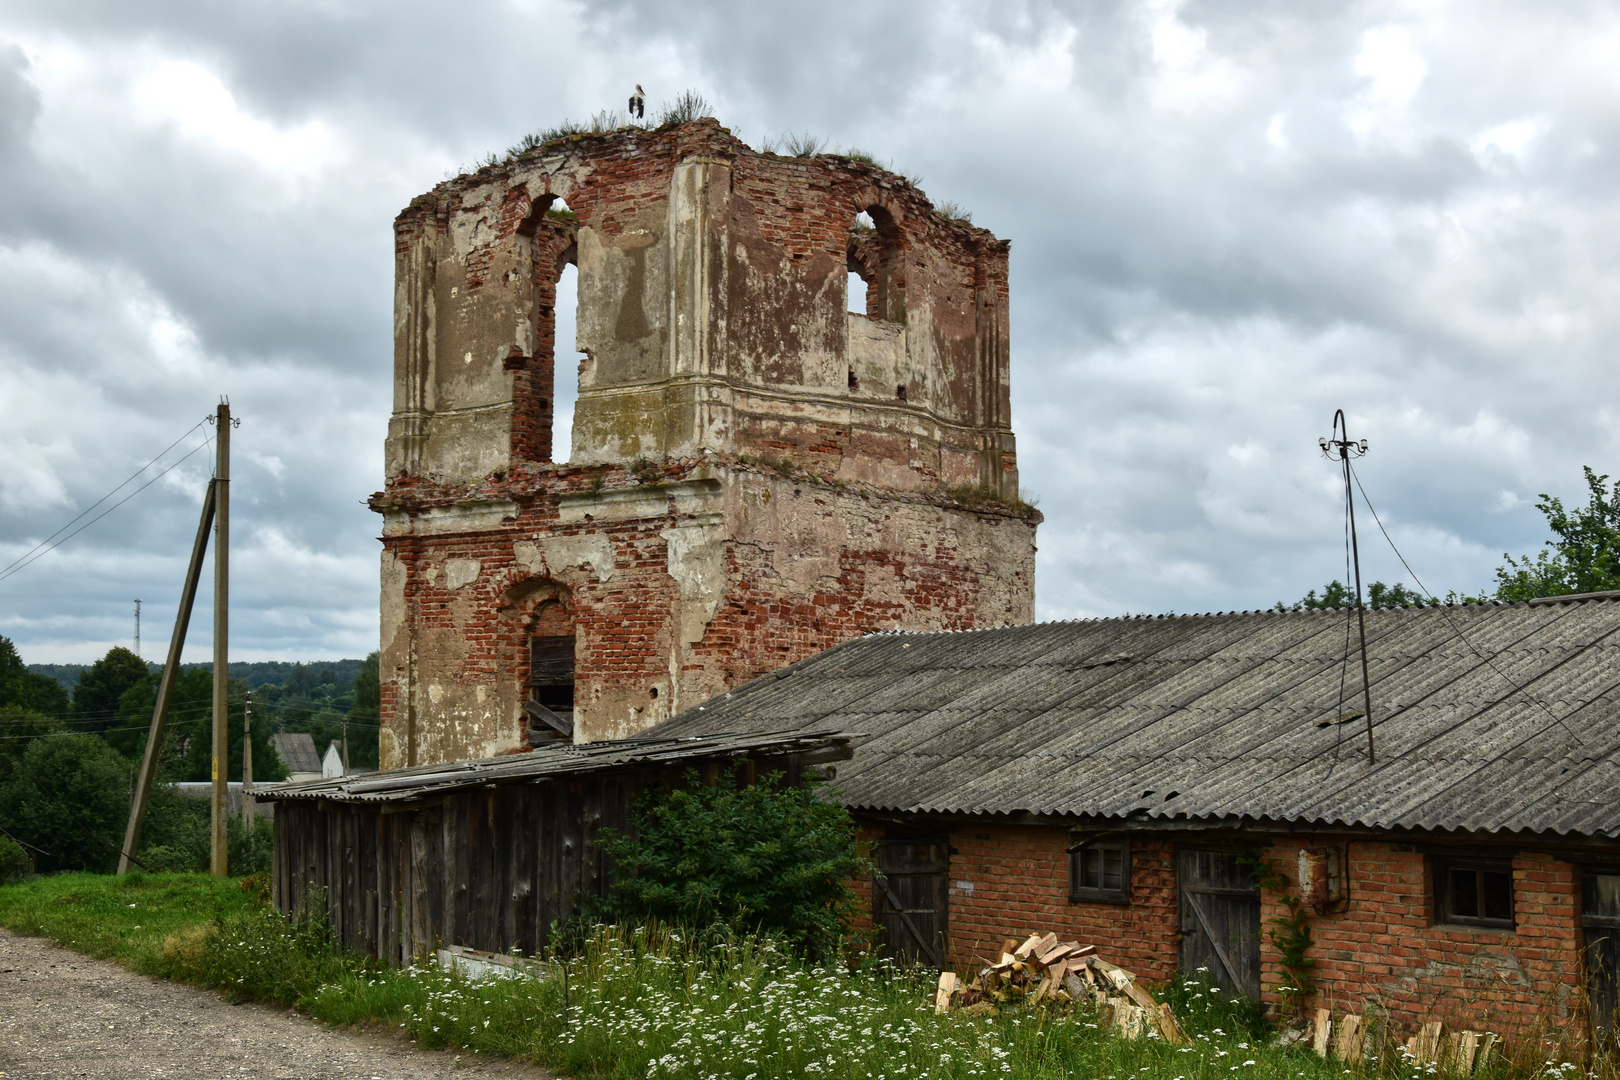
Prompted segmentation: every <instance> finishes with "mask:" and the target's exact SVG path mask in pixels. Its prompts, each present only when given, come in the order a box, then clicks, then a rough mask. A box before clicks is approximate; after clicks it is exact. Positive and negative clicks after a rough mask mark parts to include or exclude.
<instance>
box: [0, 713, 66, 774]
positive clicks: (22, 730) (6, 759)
mask: <svg viewBox="0 0 1620 1080" xmlns="http://www.w3.org/2000/svg"><path fill="white" fill-rule="evenodd" d="M64 730H66V729H65V728H64V726H63V724H62V721H60V720H58V719H57V718H56V717H54V716H46V715H45V714H44V713H37V712H34V711H32V710H31V709H24V708H22V707H21V706H18V705H4V706H0V784H4V783H5V782H6V781H7V780H9V779H10V778H11V773H12V771H13V770H14V769H15V768H16V766H17V763H18V762H19V761H21V760H22V756H23V754H24V753H25V752H26V751H27V750H28V746H29V744H30V743H32V742H33V741H34V740H35V739H38V738H39V737H40V736H42V735H55V734H57V733H58V732H61V731H64Z"/></svg>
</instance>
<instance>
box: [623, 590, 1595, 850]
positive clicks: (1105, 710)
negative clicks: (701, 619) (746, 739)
mask: <svg viewBox="0 0 1620 1080" xmlns="http://www.w3.org/2000/svg"><path fill="white" fill-rule="evenodd" d="M1347 634H1348V637H1347ZM1347 642H1348V643H1350V644H1351V645H1353V644H1354V642H1355V636H1354V623H1353V622H1351V621H1349V620H1347V613H1346V612H1344V611H1321V612H1297V613H1295V612H1289V613H1280V612H1240V613H1222V614H1216V615H1186V616H1161V617H1143V618H1124V619H1099V620H1094V621H1088V622H1070V623H1043V624H1036V625H1031V626H1017V627H1007V628H1002V629H995V630H979V631H969V632H962V633H938V634H910V633H889V634H878V635H873V636H869V637H863V638H857V639H855V640H853V641H850V642H847V643H845V644H843V645H840V646H838V647H836V648H833V649H829V650H827V651H826V652H823V653H820V654H818V655H816V656H813V657H810V658H809V659H807V660H804V661H801V662H800V663H798V664H795V665H793V666H792V667H789V668H784V669H783V670H781V671H778V672H775V673H773V674H771V675H767V676H765V677H763V678H760V679H756V680H754V681H753V682H750V683H748V684H746V685H745V686H742V687H739V688H737V689H736V690H734V691H732V692H731V693H728V694H724V695H722V696H721V697H719V698H716V699H714V700H712V701H710V702H708V703H706V704H705V705H704V706H702V707H699V708H696V709H690V710H687V711H686V712H684V713H682V714H680V715H679V716H677V717H675V718H673V719H672V720H670V721H669V722H667V723H666V724H664V725H662V726H660V727H658V728H655V729H654V730H653V732H652V733H651V734H657V735H677V734H693V733H700V732H715V731H729V732H750V731H786V730H793V729H799V730H806V729H810V728H821V729H825V728H836V729H838V730H841V731H847V732H852V733H855V734H856V735H857V736H862V735H864V736H866V738H865V739H864V741H861V740H858V741H857V747H856V750H855V753H854V757H853V758H852V760H851V761H849V762H848V763H846V764H844V765H842V766H840V767H839V770H838V780H837V787H838V788H839V790H840V791H841V792H842V793H843V798H844V801H845V802H846V803H847V804H848V805H850V806H852V807H855V808H864V809H869V810H885V811H911V812H937V813H950V814H1007V813H1020V814H1028V813H1034V814H1048V815H1064V816H1072V815H1080V816H1086V817H1101V818H1108V819H1127V818H1129V819H1159V820H1162V821H1171V820H1175V819H1185V820H1200V821H1208V820H1221V819H1238V818H1246V819H1251V820H1258V821H1262V822H1265V821H1271V822H1297V823H1313V824H1322V825H1347V826H1365V827H1371V828H1410V829H1417V830H1426V831H1427V830H1463V831H1468V832H1475V833H1488V832H1498V831H1514V832H1518V831H1528V832H1535V833H1554V834H1560V835H1577V836H1579V835H1584V836H1594V837H1610V838H1612V837H1615V836H1617V835H1620V798H1617V797H1616V792H1617V791H1620V761H1617V756H1616V755H1617V751H1620V693H1617V689H1616V688H1617V685H1620V601H1615V600H1588V601H1585V602H1577V603H1559V604H1511V605H1466V606H1456V607H1446V608H1405V609H1391V610H1383V611H1369V612H1367V648H1368V656H1369V664H1370V669H1371V675H1372V699H1373V716H1374V727H1373V730H1374V743H1375V750H1376V756H1377V763H1376V764H1375V765H1369V764H1368V761H1367V737H1366V727H1365V721H1364V720H1362V719H1361V718H1360V717H1359V715H1358V716H1357V717H1356V718H1355V719H1352V720H1349V721H1347V722H1343V723H1332V722H1330V721H1331V720H1332V719H1333V718H1334V717H1336V716H1339V715H1340V714H1341V713H1348V712H1356V713H1358V714H1359V712H1360V709H1361V671H1360V661H1359V654H1358V653H1355V652H1351V653H1350V657H1349V662H1348V664H1347V663H1346V649H1347ZM1508 680H1511V681H1512V683H1514V684H1517V686H1519V687H1521V688H1522V689H1523V691H1524V692H1521V691H1520V690H1517V689H1515V688H1514V686H1513V685H1510V683H1509V681H1508ZM1341 681H1342V684H1343V688H1344V689H1343V700H1342V704H1341V697H1340V694H1341V690H1340V686H1341Z"/></svg>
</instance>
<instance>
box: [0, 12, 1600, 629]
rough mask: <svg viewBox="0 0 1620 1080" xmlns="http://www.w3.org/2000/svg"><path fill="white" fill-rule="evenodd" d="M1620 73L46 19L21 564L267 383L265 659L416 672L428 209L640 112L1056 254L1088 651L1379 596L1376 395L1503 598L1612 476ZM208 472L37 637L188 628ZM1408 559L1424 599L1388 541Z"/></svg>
mask: <svg viewBox="0 0 1620 1080" xmlns="http://www.w3.org/2000/svg"><path fill="white" fill-rule="evenodd" d="M1617 60H1620V9H1617V7H1616V5H1613V4H1587V5H1569V6H1556V7H1554V6H1549V5H1538V4H1532V3H1529V2H1513V3H1509V2H1487V3H1482V4H1473V5H1467V6H1466V7H1462V6H1457V5H1434V4H1429V3H1398V2H1384V3H1350V2H1346V3H1338V4H1317V5H1308V6H1301V5H1296V4H1282V3H1268V2H1259V0H1251V2H1244V3H1235V2H1204V3H1200V2H1197V0H1186V2H1176V0H1142V2H1129V3H1127V2H1116V3H1084V4H1082V3H1073V4H1069V3H1032V2H1022V3H1020V2H1011V3H987V2H986V3H961V2H956V3H952V2H946V3H936V4H917V3H881V2H880V3H871V2H865V3H860V4H855V3H840V2H837V0H832V2H827V3H819V4H779V5H766V4H757V3H742V2H728V0H721V2H713V3H708V4H704V5H687V6H682V5H670V4H667V3H651V2H638V0H621V2H607V3H594V4H589V5H585V4H577V3H560V2H547V0H532V2H521V3H520V2H512V3H474V4H464V5H459V6H458V7H457V8H456V11H455V15H454V17H453V18H450V17H446V13H445V9H444V8H443V7H442V6H438V7H435V6H432V5H427V4H416V3H397V4H377V3H373V4H366V5H361V4H346V3H341V2H327V3H322V4H300V3H274V4H272V3H251V2H244V3H233V4H205V3H201V2H196V0H186V2H182V0H172V2H167V3H163V2H157V0H149V2H139V0H137V2H116V3H115V2H111V0H107V2H94V3H92V2H73V0H56V2H53V3H49V4H45V3H32V4H29V3H13V4H10V5H7V6H6V7H5V8H4V9H0V184H3V186H4V189H5V192H6V198H5V199H3V200H0V410H3V413H4V415H5V417H6V422H5V423H4V424H0V565H3V564H4V563H6V562H10V561H11V560H12V559H13V558H16V557H17V556H18V555H21V554H22V553H23V552H24V551H26V550H28V549H29V548H30V547H32V546H33V545H34V544H35V543H36V542H38V541H39V540H40V539H42V538H43V537H44V536H45V535H46V534H47V533H49V532H50V531H51V530H52V529H54V528H56V527H57V526H58V525H59V524H61V523H62V522H64V521H66V520H67V519H69V518H71V517H73V516H74V515H75V514H77V513H78V512H79V511H80V510H82V509H83V508H84V507H86V506H88V505H89V504H90V503H92V502H93V501H94V500H95V499H96V498H98V497H100V496H101V495H102V494H104V493H105V492H106V491H107V490H108V489H109V488H111V487H112V486H113V485H114V484H116V483H118V482H119V481H120V480H122V479H123V478H124V477H125V476H127V475H129V474H130V473H131V472H133V471H134V470H135V469H136V468H137V467H138V466H140V465H141V464H142V463H143V462H145V461H146V460H147V459H149V458H150V457H151V456H152V455H153V454H154V453H156V452H157V451H158V450H160V449H161V448H162V447H164V446H165V445H167V444H168V443H170V442H171V441H172V440H174V439H175V438H176V437H178V436H180V435H181V433H182V432H185V431H186V430H187V429H188V428H191V427H192V426H193V425H195V424H196V423H197V422H198V421H199V420H200V419H201V418H202V416H203V415H204V414H205V413H207V412H208V411H209V410H210V409H211V408H212V406H213V404H214V402H215V401H216V400H217V398H218V396H219V395H220V394H229V395H230V397H231V399H232V402H233V404H234V406H235V408H236V409H237V411H238V413H239V414H240V415H241V416H242V418H243V426H242V428H241V429H240V431H239V432H238V433H237V435H236V437H235V448H236V455H237V463H236V468H235V480H234V485H235V494H234V499H233V505H234V507H235V509H236V514H237V522H236V525H235V552H234V555H233V559H234V563H233V565H234V568H235V584H234V585H233V602H234V604H235V614H234V617H233V634H232V641H233V649H235V650H236V651H237V652H238V654H239V655H241V656H242V657H244V658H250V657H281V658H314V657H330V656H337V655H358V654H361V653H364V652H366V651H368V650H369V649H371V648H374V647H375V641H376V622H377V612H376V595H377V583H376V557H377V543H376V540H375V535H376V533H377V531H378V528H379V522H378V521H377V519H376V518H375V516H374V515H372V514H371V513H370V512H369V511H368V510H367V509H366V508H365V507H364V505H363V501H364V499H365V497H366V496H367V495H368V494H369V493H370V492H371V491H373V490H375V489H376V488H377V487H379V486H380V484H381V475H380V474H381V442H382V435H383V431H384V428H385V425H386V420H387V413H388V409H389V407H390V365H391V355H390V350H391V346H390V329H389V327H390V312H391V302H392V248H391V222H392V219H393V216H394V214H395V213H396V212H397V211H398V210H399V209H400V208H401V207H403V206H404V205H405V204H406V203H407V202H408V201H409V199H410V198H411V197H413V196H414V195H416V194H419V193H420V192H422V191H425V190H427V189H428V188H429V187H431V186H432V185H433V184H434V183H436V182H438V181H439V180H440V179H442V178H444V177H445V176H446V175H449V174H453V173H454V172H455V171H456V170H457V169H458V168H461V167H463V166H465V165H466V164H469V163H471V162H473V161H475V160H477V159H478V158H479V157H481V156H483V155H484V154H485V153H488V152H489V151H492V150H494V151H499V150H501V149H502V148H504V147H505V146H507V145H510V144H511V143H512V142H514V141H516V140H517V139H518V138H519V137H520V136H521V135H522V134H523V133H524V132H526V131H530V130H535V129H539V128H544V127H547V126H550V125H552V124H555V123H556V122H558V121H560V120H562V119H563V118H565V117H573V118H577V119H584V118H587V117H589V116H590V115H591V114H593V113H595V112H597V111H598V110H602V109H614V108H618V107H622V105H623V99H624V97H625V95H626V93H627V92H628V90H629V88H630V86H632V85H633V84H635V83H637V82H640V83H642V84H643V85H645V86H646V87H647V88H648V91H649V97H650V99H651V102H650V103H651V104H653V105H654V106H655V107H656V104H657V103H659V102H662V101H666V100H669V99H671V98H673V97H674V96H675V95H676V94H678V93H679V92H680V91H682V90H683V89H686V88H688V87H690V88H695V89H697V90H698V91H699V92H701V93H703V94H704V95H705V96H706V97H707V98H708V99H709V100H710V102H711V103H712V104H713V105H714V106H715V111H716V113H717V115H718V116H719V117H720V119H721V121H722V122H723V123H726V124H728V125H729V126H731V127H732V128H733V130H735V131H736V132H738V134H739V135H740V136H741V137H742V138H744V139H745V140H747V141H749V142H750V143H753V144H755V145H759V144H760V143H761V142H762V141H765V140H768V139H773V138H774V139H779V138H781V137H782V136H783V135H784V134H786V133H788V132H795V133H811V134H815V135H818V136H821V137H824V138H825V139H827V140H828V142H829V145H830V146H831V147H833V148H848V147H860V148H862V149H864V150H866V151H868V152H870V153H873V154H875V155H876V156H877V157H878V158H879V159H881V160H887V161H889V162H892V164H893V165H894V167H895V168H897V169H899V170H902V171H904V172H907V173H909V174H913V175H917V176H920V178H921V185H922V187H923V188H924V190H925V191H927V192H928V193H929V194H930V195H931V196H932V197H933V198H934V199H935V200H936V202H937V201H943V200H952V201H954V202H957V203H959V204H961V205H963V206H966V207H967V208H969V209H970V210H971V211H972V212H973V215H974V220H975V222H976V223H978V224H981V225H984V226H986V227H988V228H990V229H992V230H994V231H995V232H996V233H997V234H998V235H1001V236H1004V237H1007V238H1009V239H1010V240H1011V241H1012V289H1013V395H1014V403H1013V416H1014V425H1015V428H1016V429H1017V432H1018V437H1019V453H1020V467H1021V469H1022V472H1023V477H1024V482H1025V485H1026V487H1027V488H1029V490H1030V492H1031V493H1032V494H1033V495H1035V496H1037V497H1038V498H1039V502H1040V505H1041V507H1042V509H1043V511H1044V512H1045V513H1046V515H1047V521H1046V524H1045V525H1044V526H1043V527H1042V530H1041V534H1040V548H1041V550H1040V556H1039V564H1038V565H1039V573H1038V581H1037V589H1038V597H1037V606H1038V611H1039V613H1040V616H1041V617H1043V618H1068V617H1082V616H1091V615H1101V614H1117V613H1120V612H1127V611H1167V610H1174V611H1195V610H1212V609H1231V608H1253V607H1259V606H1267V605H1269V604H1270V603H1272V602H1274V601H1276V600H1278V599H1293V598H1297V597H1298V596H1299V595H1301V594H1303V592H1304V591H1305V590H1306V589H1307V588H1310V587H1313V586H1320V585H1322V584H1323V583H1324V582H1325V581H1326V580H1327V579H1329V578H1331V577H1334V576H1342V575H1343V565H1344V563H1343V560H1344V549H1343V537H1342V520H1343V518H1342V515H1343V506H1342V495H1341V494H1340V491H1339V489H1338V487H1337V484H1338V479H1337V474H1336V473H1335V472H1334V470H1333V469H1332V467H1331V466H1330V465H1329V464H1328V463H1326V462H1324V461H1323V460H1321V457H1320V455H1319V454H1318V453H1317V450H1316V438H1317V436H1319V435H1322V434H1325V433H1326V432H1327V430H1328V425H1329V422H1330V419H1331V417H1332V414H1333V410H1334V409H1335V408H1339V407H1342V408H1344V409H1345V410H1346V411H1347V413H1348V414H1349V416H1350V421H1351V424H1352V429H1353V431H1354V432H1355V433H1356V434H1357V435H1365V436H1366V437H1367V438H1368V439H1369V440H1370V441H1371V443H1372V453H1371V454H1369V456H1368V457H1367V458H1366V459H1365V460H1364V461H1363V462H1362V463H1361V475H1362V477H1363V479H1364V481H1365V482H1366V484H1367V488H1368V492H1369V494H1370V495H1371V497H1372V498H1373V500H1374V502H1375V504H1376V505H1377V508H1378V510H1379V512H1380V514H1381V515H1382V517H1383V520H1384V523H1385V525H1386V526H1388V528H1389V531H1390V533H1391V535H1392V536H1393V537H1394V538H1395V540H1396V542H1397V543H1399V544H1400V545H1401V548H1402V550H1403V552H1404V553H1405V554H1406V555H1407V557H1408V559H1409V560H1410V561H1411V562H1412V565H1413V568H1414V569H1415V570H1417V572H1418V573H1419V574H1420V575H1422V577H1423V579H1424V583H1425V584H1426V585H1428V586H1429V587H1430V588H1433V589H1435V590H1437V591H1440V592H1442V593H1443V592H1445V591H1446V590H1449V589H1457V590H1462V591H1468V592H1474V591H1478V590H1479V589H1481V588H1483V587H1487V586H1489V584H1490V583H1491V572H1492V570H1493V568H1494V567H1495V566H1496V565H1497V564H1498V562H1499V561H1500V556H1501V553H1502V552H1503V551H1513V552H1520V551H1525V550H1529V549H1533V548H1534V547H1536V546H1537V545H1538V544H1539V542H1540V540H1541V538H1542V524H1541V519H1540V515H1539V514H1538V513H1537V512H1536V511H1535V509H1534V506H1533V504H1534V501H1535V499H1536V496H1537V494H1538V493H1540V492H1544V491H1549V492H1554V493H1561V494H1565V495H1567V496H1576V497H1579V494H1580V489H1581V482H1580V466H1581V465H1582V464H1591V465H1593V466H1594V467H1596V468H1598V469H1599V471H1609V470H1610V469H1611V468H1612V466H1610V465H1609V464H1608V463H1609V462H1610V461H1612V460H1613V458H1614V456H1615V435H1614V431H1615V430H1616V425H1615V422H1614V421H1615V417H1614V415H1613V413H1614V411H1615V409H1614V406H1612V405H1611V404H1609V403H1610V402H1613V401H1615V400H1617V399H1620V395H1617V391H1620V371H1617V368H1616V365H1614V364H1613V363H1612V362H1611V353H1612V350H1613V343H1614V342H1615V341H1616V340H1620V333H1617V331H1620V303H1617V301H1620V229H1617V228H1616V226H1617V224H1620V220H1617V219H1620V203H1617V199H1616V191H1617V190H1620V186H1617V184H1616V180H1617V179H1620V157H1617V152H1620V105H1617V104H1616V103H1617V102H1620V93H1617V92H1616V91H1617V90H1620V85H1617V84H1620V63H1617V62H1616V61H1617ZM567 338H568V334H567V331H566V328H564V329H563V332H562V333H561V334H559V339H560V340H567ZM206 433H207V429H206V428H202V429H199V430H197V431H195V432H193V433H192V434H191V435H190V436H188V437H187V440H184V441H182V443H181V445H180V446H179V447H178V448H177V449H176V450H175V451H174V452H172V453H171V454H170V455H169V458H168V459H166V460H173V459H174V458H175V457H177V456H178V455H180V454H182V453H184V452H186V451H187V450H189V449H191V448H193V447H199V446H203V439H204V438H205V436H206ZM206 457H207V450H206V447H204V448H203V449H201V450H199V451H198V452H197V453H196V454H194V455H193V456H192V457H190V458H189V459H187V460H186V461H185V462H184V463H183V464H182V465H180V466H178V467H177V468H175V469H174V471H172V472H170V473H168V474H167V475H165V476H164V477H163V479H162V480H160V481H159V482H157V483H155V484H154V485H153V486H152V487H151V488H149V489H147V490H146V491H145V492H143V493H142V494H141V495H139V496H138V497H136V498H135V499H133V500H131V501H130V502H129V503H128V504H127V505H126V506H124V507H122V508H120V509H119V510H117V511H116V512H115V513H114V514H112V515H110V516H109V517H108V518H107V519H106V520H105V521H103V522H101V523H99V524H97V525H96V526H94V527H93V528H92V529H90V530H89V531H87V532H85V533H84V534H83V535H82V536H80V537H78V538H76V539H74V540H73V541H71V542H70V543H68V544H67V545H65V546H63V547H62V548H61V549H60V550H58V551H56V552H53V553H51V554H50V555H47V556H46V557H44V558H43V559H41V560H40V561H39V562H38V563H37V564H35V565H33V566H30V567H29V568H27V569H25V570H23V571H21V572H19V573H17V574H15V575H13V576H11V577H8V578H5V579H4V580H0V633H4V634H6V635H8V636H10V637H12V638H14V639H15V640H16V641H17V642H18V643H19V646H20V647H21V648H22V651H23V653H24V655H25V657H26V658H27V659H30V660H42V661H43V660H87V659H91V658H93V657H94V656H96V655H99V654H100V653H101V652H102V651H104V650H105V649H106V648H107V647H108V646H109V645H111V644H115V643H118V642H120V641H123V640H125V639H126V638H127V636H128V632H129V631H128V624H129V608H130V604H129V600H130V599H132V598H133V597H135V596H141V597H142V598H143V599H145V600H146V601H147V611H148V613H149V617H150V619H151V620H153V621H154V622H155V624H156V625H158V626H160V627H162V626H163V622H164V620H165V619H167V618H170V617H172V611H173V606H172V605H173V603H174V595H175V594H176V593H177V592H178V585H179V576H180V573H181V570H182V566H183V559H184V552H185V548H186V545H187V544H188V542H189V536H190V532H191V530H192V528H193V527H194V522H195V514H196V512H197V506H198V501H199V498H200V493H201V485H202V482H203V479H204V477H205V476H206V471H207V466H206ZM1614 471H1620V469H1615V470H1614ZM1363 562H1364V566H1365V568H1366V570H1367V572H1368V575H1369V576H1373V577H1381V578H1383V579H1384V580H1386V581H1394V580H1402V579H1406V572H1405V570H1404V569H1403V568H1402V567H1401V565H1400V564H1399V562H1398V561H1397V560H1396V559H1395V557H1394V555H1393V554H1392V553H1391V552H1390V550H1389V548H1388V546H1387V545H1385V544H1384V543H1383V540H1382V538H1381V537H1379V536H1378V535H1377V530H1376V528H1375V527H1374V526H1372V524H1371V523H1370V522H1369V523H1368V525H1367V528H1366V529H1364V532H1363ZM149 625H150V624H149ZM164 632H166V628H164V629H162V630H160V631H159V632H158V633H157V634H156V635H155V636H154V634H153V631H152V630H150V629H149V630H148V632H147V635H148V640H156V639H157V638H160V637H162V636H163V633H164ZM193 641H194V642H196V643H197V646H196V647H195V648H194V650H193V653H194V655H195V656H197V657H198V658H202V657H203V656H205V655H206V653H205V652H204V651H203V650H204V649H206V645H207V627H206V625H199V626H198V627H197V632H196V633H194V635H193ZM149 655H150V651H149Z"/></svg>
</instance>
